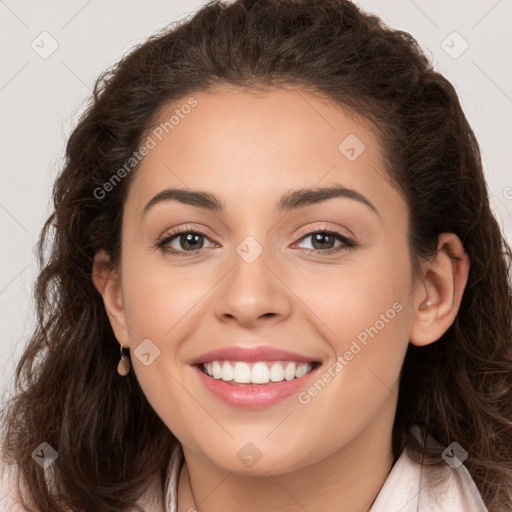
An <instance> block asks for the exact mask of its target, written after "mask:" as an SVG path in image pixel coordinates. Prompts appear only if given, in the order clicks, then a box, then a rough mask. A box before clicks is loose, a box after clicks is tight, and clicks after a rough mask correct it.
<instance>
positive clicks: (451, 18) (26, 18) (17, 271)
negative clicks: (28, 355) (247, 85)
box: [0, 0, 512, 393]
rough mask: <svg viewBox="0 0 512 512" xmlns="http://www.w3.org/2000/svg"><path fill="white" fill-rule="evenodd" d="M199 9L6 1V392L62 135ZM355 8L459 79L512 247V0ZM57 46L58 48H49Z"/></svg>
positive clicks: (0, 325)
mask: <svg viewBox="0 0 512 512" xmlns="http://www.w3.org/2000/svg"><path fill="white" fill-rule="evenodd" d="M201 4H202V2H200V1H193V0H188V1H184V0H180V1H171V0H166V1H163V0H150V1H144V2H142V1H139V2H136V1H134V0H123V1H121V0H110V1H103V2H100V1H99V0H89V1H87V0H72V1H70V0H66V1H65V0H53V1H52V2H42V1H41V0H26V1H24V0H5V1H3V0H0V24H1V29H0V44H1V45H2V51H1V53H0V69H1V74H0V108H1V112H2V123H1V130H2V132H1V138H0V161H1V164H2V167H1V169H2V172H1V175H0V180H1V181H0V229H1V241H2V243H1V252H2V254H1V265H0V329H1V338H0V340H1V342H0V367H1V368H2V372H1V374H0V390H1V391H2V392H4V393H7V392H9V391H10V388H11V384H12V376H13V371H14V366H15V362H16V361H17V359H18V358H19V356H20V355H21V351H22V348H23V346H24V344H25V343H26V340H27V339H28V337H29V335H30V333H31V330H32V327H33V323H34V312H33V303H32V286H33V280H34V278H35V275H36V272H37V265H36V259H35V255H34V253H33V247H34V244H35V243H36V240H37V238H38V235H39V231H40V229H41V227H42V224H43V222H44V220H45V219H46V217H47V216H48V214H49V213H50V193H51V187H52V184H53V181H54V179H55V176H56V173H57V171H58V169H59V167H60V165H61V164H62V161H63V152H64V146H65V141H66V139H67V136H68V135H69V133H70V131H71V129H72V127H73V126H74V123H75V122H76V120H77V118H78V114H79V113H80V112H81V110H82V108H83V105H84V102H85V100H86V98H87V97H88V96H89V95H90V93H91V88H92V86H93V83H94V80H95V79H96V77H97V76H98V75H99V73H100V72H101V71H103V70H104V69H106V68H107V67H109V66H111V65H112V64H114V63H115V62H116V61H117V60H118V59H119V58H120V57H121V56H122V55H123V54H125V53H126V52H127V51H129V50H130V48H132V47H133V46H134V45H135V44H137V43H139V42H141V41H143V40H144V39H145V38H146V37H147V36H149V35H150V34H152V33H153V32H154V31H156V30H158V29H160V28H162V27H164V26H165V25H167V24H169V23H171V22H172V21H175V20H178V19H179V18H182V17H185V16H187V15H189V14H190V13H192V12H193V11H195V10H196V9H197V8H198V7H199V6H200V5H201ZM358 4H359V5H360V6H361V7H363V9H365V10H367V11H369V12H373V13H375V14H377V15H378V16H380V17H381V18H382V19H383V20H384V21H385V22H386V23H387V24H388V25H390V26H391V27H393V28H397V29H401V30H405V31H407V32H410V33H411V34H412V35H413V36H414V37H415V38H416V39H417V40H418V41H419V42H420V44H421V45H422V46H423V48H425V49H426V51H427V54H428V55H429V56H430V57H431V59H432V60H433V61H434V63H435V65H436V67H437V69H438V70H439V71H440V72H441V73H443V74H444V75H445V76H446V77H447V78H448V79H449V80H450V81H451V82H452V83H453V84H454V85H455V87H456V89H457V91H458V93H459V96H460V98H461V102H462V105H463V108H464V110H465V112H466V115H467V116H468V118H469V121H470V123H471V124H472V126H473V129H474V130H475V133H476V135H477V138H478V139H479V142H480V145H481V149H482V156H483V162H484V168H485V172H486V176H487V180H488V185H489V192H490V195H491V202H492V204H493V207H494V212H495V214H496V216H497V218H498V220H499V221H500V223H501V225H502V226H503V230H504V232H505V234H506V236H507V238H508V240H509V242H512V173H511V172H510V169H511V161H512V149H511V138H510V135H511V133H512V130H511V125H512V116H511V111H512V83H511V82H512V78H511V72H510V71H511V66H510V62H511V50H512V34H511V30H510V27H511V26H512V23H511V21H512V5H511V0H472V1H467V0H449V1H448V0H393V1H387V2H384V1H383V0H381V1H378V0H360V1H359V2H358ZM454 31H455V32H457V33H458V34H459V35H457V34H456V35H453V32H454ZM43 32H47V33H48V34H49V35H45V34H43V35H41V34H42V33H43ZM466 44H467V45H468V48H467V49H466V50H465V51H464V52H462V50H464V48H465V46H466ZM52 45H53V46H56V45H58V47H57V48H56V50H55V51H54V52H53V53H51V55H48V53H49V52H50V51H51V50H52ZM43 57H44V58H43ZM112 371H115V368H112Z"/></svg>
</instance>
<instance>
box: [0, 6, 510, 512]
mask: <svg viewBox="0 0 512 512" xmlns="http://www.w3.org/2000/svg"><path fill="white" fill-rule="evenodd" d="M219 84H228V85H231V86H237V87H242V88H248V89H254V88H257V87H283V86H295V87H302V88H304V89H307V90H310V91H314V92H315V93H316V94H319V95H321V96H322V97H326V98H329V99H331V100H333V101H334V102H335V103H336V104H337V105H339V106H340V107H341V108H343V109H345V110H346V111H349V112H354V113H357V114H358V115H360V116H362V117H364V118H366V119H367V120H368V121H369V122H370V123H371V126H372V127H373V129H375V132H376V134H377V138H378V140H379V144H380V146H381V150H382V154H383V155H384V157H385V161H386V166H387V174H388V175H389V176H390V178H391V179H392V180H393V182H394V183H395V185H396V188H397V190H399V192H400V193H401V194H402V196H403V197H404V199H405V201H406V203H407V206H408V211H409V227H408V237H409V247H410V256H411V261H413V262H418V261H419V258H420V257H426V258H428V257H431V256H433V254H434V253H435V250H436V242H437V237H438V235H439V234H440V233H444V232H451V233H455V234H456V235H457V236H458V237H459V238H460V239H461V241H462V243H463V245H464V247H465V250H466V252H467V253H468V255H469V258H470V261H471V267H470V271H469V277H468V282H467V286H466V289H465V291H464V295H463V298H462V303H461V305H460V309H459V312H458V314H457V317H456V319H455V321H454V322H453V324H452V325H451V326H450V328H449V329H448V330H447V331H446V332H445V334H444V335H443V336H442V337H441V338H440V339H439V340H438V341H436V342H435V343H433V344H430V345H428V346H426V347H415V346H413V345H412V344H409V347H408V350H407V354H406V357H405V360H404V364H403V368H402V373H401V379H400V388H399V396H398V404H397V411H396V417H395V421H394V425H393V439H392V448H393V454H394V458H395V460H396V459H397V458H398V456H399V455H400V453H401V452H402V451H403V449H404V447H405V446H406V445H407V446H408V447H409V449H410V450H411V453H412V454H413V456H414V457H415V458H418V459H419V457H420V456H421V454H422V452H425V453H426V454H427V455H428V456H430V457H431V462H432V463H439V462H442V460H441V458H440V453H441V450H442V448H439V446H447V445H449V444H450V443H452V442H454V441H455V442H458V443H459V444H460V445H461V446H463V447H467V451H468V452H469V454H468V458H467V459H466V461H465V466H466V467H467V468H468V470H469V471H470V473H471V475H472V477H473V479H474V481H475V483H476V484H477V487H478V489H479V490H480V493H481V494H482V496H483V499H484V501H485V503H486V505H487V507H488V508H489V510H490V511H492V512H505V511H510V510H511V509H512V496H511V488H512V300H511V297H512V291H511V284H510V262H511V258H512V254H511V250H510V246H509V245H508V244H507V242H506V240H505V238H504V236H503V234H502V232H501V230H500V227H499V225H498V223H497V221H496V219H495V217H494V216H493V214H492V212H491V208H490V205H489V198H488V191H487V186H486V183H485V179H484V174H483V170H482V163H481V157H480V150H479V146H478V142H477V140H476V138H475V135H474V133H473V130H472V129H471V127H470V125H469V123H468V121H467V119H466V117H465V115H464V113H463V110H462V108H461V105H460V102H459V99H458V97H457V94H456V91H455V89H454V87H453V86H452V85H451V83H450V82H449V81H448V80H447V79H445V78H444V77H443V76H442V75H441V74H439V73H438V72H436V71H435V70H434V69H433V65H432V64H431V63H430V61H429V60H428V58H427V57H426V56H425V54H424V53H423V51H422V50H421V48H420V47H419V45H418V43H417V42H416V40H415V39H414V38H413V37H412V36H411V35H410V34H408V33H406V32H403V31H399V30H392V29H390V28H389V27H387V26H386V25H385V24H384V23H383V22H382V21H381V20H380V19H379V18H378V17H376V16H374V15H371V14H367V13H365V12H363V11H362V10H360V9H359V8H357V7H356V6H355V5H354V4H353V3H351V2H350V1H348V0H238V1H236V2H234V3H231V4H229V5H228V4H224V3H222V2H219V1H212V2H208V3H207V4H205V5H203V6H202V8H201V9H199V10H198V11H197V12H196V13H194V15H193V16H192V17H191V18H190V19H188V20H186V21H183V22H182V23H179V24H177V25H173V26H171V27H168V28H166V29H164V30H163V31H161V32H159V33H157V34H155V35H153V36H152V37H150V38H149V39H148V40H147V41H145V42H144V43H143V44H141V45H139V46H138V47H136V48H135V49H133V50H132V51H131V52H130V53H129V54H127V55H126V56H124V57H123V58H122V59H121V60H120V62H118V63H117V64H116V65H115V66H113V67H112V68H111V69H109V70H107V71H106V72H104V73H103V74H102V75H101V76H100V77H99V78H98V79H97V81H96V84H95V87H94V93H93V96H92V98H91V100H90V103H89V104H88V105H87V109H86V111H85V112H84V114H83V115H82V117H81V119H80V120H79V122H78V124H77V126H76V127H75V129H74V131H73V132H72V134H71V136H70V137H69V140H68V142H67V146H66V160H65V163H64V165H63V168H62V170H61V172H60V174H59V176H58V178H57V180H56V182H55V185H54V189H53V205H54V211H53V212H52V213H51V215H50V217H49V218H48V219H47V221H46V223H45V224H44V226H43V229H42V231H41V233H40V239H39V246H38V247H39V265H40V272H39V275H38V278H37V281H36V283H35V289H34V295H35V301H36V309H37V326H36V328H35V330H34V332H33V334H32V336H31V339H30V340H29V342H28V344H27V346H26V348H25V350H24V352H23V354H22V357H21V359H20V361H19V362H18V364H17V367H16V373H15V386H16V389H15V393H14V395H13V396H12V397H11V398H10V400H9V402H8V408H7V409H6V410H5V412H4V419H5V421H4V426H3V438H4V443H3V453H2V456H3V458H4V460H6V461H10V462H12V461H15V462H16V464H17V467H18V468H19V474H18V479H17V481H18V485H19V486H20V488H21V487H22V486H23V487H24V488H25V489H26V491H27V497H30V500H32V501H33V502H34V503H36V504H37V506H38V507H39V508H40V509H41V510H44V511H58V510H63V509H65V508H66V507H69V508H71V509H72V510H74V511H75V510H76V511H90V510H95V511H97V512H113V511H128V510H132V509H133V508H134V507H135V508H136V510H141V509H140V507H138V506H137V505H136V501H137V500H138V498H139V497H140V496H141V495H142V493H143V492H144V491H145V490H146V486H147V483H148V481H149V479H150V477H152V476H154V475H159V478H160V480H161V482H162V485H164V482H165V478H166V471H167V465H168V461H169V457H170V454H171V451H172V448H173V447H174V446H175V444H176V443H177V440H176V438H175V437H174V436H173V434H172V432H170V431H169V429H168V427H167V426H166V425H165V424H164V423H163V421H162V420H161V419H160V418H159V417H158V416H157V414H156V412H155V411H154V410H153V409H152V407H151V406H150V404H149V403H148V401H147V399H146V397H145V395H144V394H143V392H142V390H141V387H140V385H139V383H138V381H137V379H136V377H135V374H134V372H131V373H130V374H129V375H128V376H127V377H120V376H119V375H118V374H117V373H116V372H115V371H113V368H115V366H116V364H117V361H118V359H119V344H118V342H117V341H116V339H115V336H114V333H113V331H112V328H111V325H110V323H109V320H108V317H107V315H106V312H105V308H104V305H103V302H102V298H101V296H100V294H99V293H98V292H97V290H96V288H95V287H94V284H93V281H92V268H93V259H94V256H95V254H96V253H97V252H98V251H99V250H100V249H105V250H106V251H107V252H108V253H109V254H110V255H111V260H112V264H113V265H115V264H116V263H117V262H118V261H119V254H120V236H121V222H122V215H123V204H124V199H125V197H126V192H127V190H128V187H129V186H130V183H131V181H132V179H133V176H134V174H135V173H136V170H137V167H134V169H133V171H131V172H130V173H129V174H128V175H127V176H126V177H125V178H123V179H122V180H121V181H120V182H119V183H118V184H117V185H116V186H114V187H112V190H111V191H109V194H108V197H106V198H104V197H100V195H99V194H97V193H95V191H97V190H98V187H102V186H103V185H104V184H105V183H106V182H107V181H108V180H109V179H112V176H113V175H114V174H115V173H116V171H117V170H119V169H120V168H122V167H123V165H125V163H126V162H127V161H128V160H129V159H130V158H131V157H132V155H133V154H134V152H135V151H136V150H137V148H138V147H139V145H140V144H141V141H142V140H143V137H144V135H145V134H146V133H147V130H148V129H149V127H151V126H152V125H153V124H154V123H155V121H156V119H158V115H159V113H160V112H161V111H162V109H163V108H165V107H166V106H167V105H169V104H170V103H172V102H176V101H178V100H180V99H182V98H184V97H186V96H187V95H189V94H192V93H193V92H196V91H208V90H212V89H213V88H215V87H216V86H217V85H219ZM45 249H48V254H47V256H43V254H44V253H45ZM415 269H416V271H418V268H417V266H416V267H415ZM414 424H416V425H418V426H419V427H420V429H421V430H422V432H423V433H424V434H426V435H429V436H431V437H432V438H433V439H435V440H436V441H437V442H438V443H439V445H436V446H427V447H426V448H425V447H422V446H421V444H420V443H419V442H418V440H417V439H416V437H415V436H414V435H412V434H411V432H410V428H411V426H412V425H414ZM42 441H46V442H48V443H49V444H50V445H51V446H52V447H53V448H55V450H57V452H58V454H59V457H58V459H57V460H56V461H55V463H54V464H53V465H52V466H51V472H50V471H45V472H41V471H39V469H40V468H39V467H34V466H35V465H34V463H33V460H32V457H31V453H32V452H33V450H34V448H35V447H36V446H38V445H39V444H40V443H41V442H42ZM425 450H426V451H425ZM49 473H52V475H51V480H52V481H51V482H50V481H49ZM50 484H52V485H50ZM51 487H54V488H53V489H52V488H51ZM25 505H26V506H28V504H25Z"/></svg>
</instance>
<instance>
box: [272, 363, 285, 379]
mask: <svg viewBox="0 0 512 512" xmlns="http://www.w3.org/2000/svg"><path fill="white" fill-rule="evenodd" d="M283 379H284V370H283V365H282V364H279V363H274V364H273V365H272V366H271V367H270V380H271V381H272V382H281V381H282V380H283Z"/></svg>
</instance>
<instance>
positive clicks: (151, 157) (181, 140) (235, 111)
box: [126, 87, 403, 213]
mask: <svg viewBox="0 0 512 512" xmlns="http://www.w3.org/2000/svg"><path fill="white" fill-rule="evenodd" d="M190 105H194V106H193V107H190ZM145 137H149V138H151V141H152V143H151V146H152V149H151V150H150V151H149V152H148V154H147V155H146V156H145V157H144V159H143V161H142V163H141V165H140V167H139V169H138V170H137V171H136V174H135V176H134V180H133V181H132V184H131V187H130V190H129V194H128V197H127V205H126V206H128V203H129V205H130V208H132V207H133V208H135V209H136V210H138V211H141V210H142V209H143V208H144V206H145V204H146V203H147V201H149V200H150V199H151V198H152V197H153V195H154V194H156V193H158V192H159V191H161V190H163V189H164V188H166V187H170V186H173V187H176V186H179V187H182V188H191V189H198V188H200V189H201V190H211V191H215V193H216V195H220V196H223V197H225V198H226V203H228V204H229V203H230V202H231V201H240V200H241V196H240V193H241V192H244V193H245V194H247V196H246V197H245V198H244V201H247V199H249V200H250V201H251V202H255V201H256V200H257V198H267V199H270V198H271V197H273V196H276V197H277V193H278V191H281V192H282V191H288V190H290V189H293V188H299V187H304V186H309V187H315V186H316V187H319V186H328V185H330V184H334V183H337V184H342V185H343V186H346V187H348V188H353V189H358V190H359V191H360V192H362V193H365V195H371V196H372V197H374V199H375V202H376V203H383V205H384V204H385V203H386V202H389V199H391V198H393V199H395V201H394V203H396V201H397V200H399V197H398V193H397V191H395V190H394V188H393V186H392V185H391V183H390V181H389V179H388V177H387V174H386V171H385V163H384V159H383V156H382V154H381V150H380V147H379V144H378V141H377V139H376V138H375V136H374V134H373V133H372V131H371V129H370V126H369V123H368V122H366V121H365V120H364V119H361V118H359V117H356V116H354V115H349V114H348V113H347V111H346V110H345V109H343V108H341V107H340V106H339V105H336V104H334V103H333V102H332V101H329V100H326V99H323V98H321V97H319V96H318V95H313V94H311V93H310V92H307V91H305V90H302V89H267V90H258V91H253V90H249V91H246V90H243V91H242V90H240V89H233V88H229V87H221V88H217V89H215V90H213V91H210V92H196V93H193V94H191V95H190V96H187V97H184V98H182V99H181V100H179V101H176V102H173V104H172V105H168V106H166V107H165V108H164V109H162V110H161V112H160V114H159V118H158V120H157V121H156V123H154V125H153V126H152V127H151V129H149V130H148V131H147V134H146V136H145ZM146 140H147V139H146ZM279 195H281V194H279ZM393 195H394V197H393ZM374 204H375V203H374ZM401 206H403V205H401ZM396 213H399V212H396Z"/></svg>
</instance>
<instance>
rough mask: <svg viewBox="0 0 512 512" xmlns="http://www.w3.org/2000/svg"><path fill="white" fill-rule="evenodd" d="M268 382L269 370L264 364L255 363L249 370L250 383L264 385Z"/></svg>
mask: <svg viewBox="0 0 512 512" xmlns="http://www.w3.org/2000/svg"><path fill="white" fill-rule="evenodd" d="M269 380H270V370H269V369H268V366H267V365H266V364H265V363H256V364H255V365H254V366H253V367H252V370H251V382H252V383H254V384H266V383H267V382H268V381H269Z"/></svg>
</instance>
